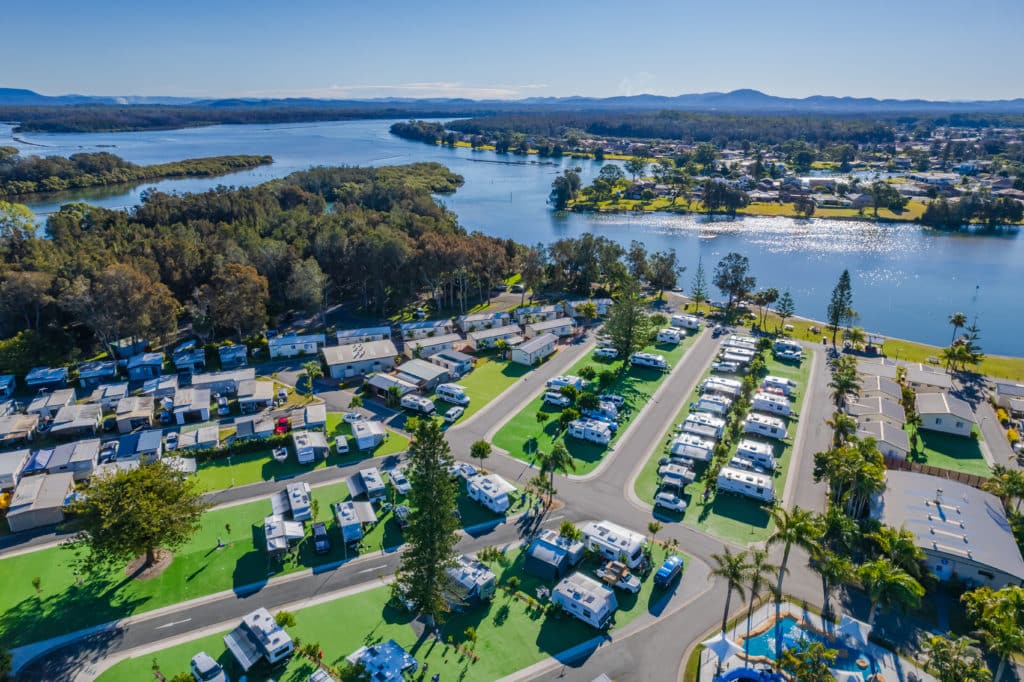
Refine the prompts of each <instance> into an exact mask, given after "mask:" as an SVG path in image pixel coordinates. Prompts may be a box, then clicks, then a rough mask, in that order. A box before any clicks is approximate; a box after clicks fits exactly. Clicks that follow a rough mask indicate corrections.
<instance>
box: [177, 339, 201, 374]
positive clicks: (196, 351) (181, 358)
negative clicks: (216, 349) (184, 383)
mask: <svg viewBox="0 0 1024 682" xmlns="http://www.w3.org/2000/svg"><path fill="white" fill-rule="evenodd" d="M171 362H173V363H174V369H175V370H177V372H178V374H195V373H196V372H199V371H204V370H206V350H204V349H203V348H202V347H199V348H197V347H196V342H195V341H186V342H185V343H183V344H181V345H180V346H178V347H177V348H175V349H174V353H172V354H171Z"/></svg>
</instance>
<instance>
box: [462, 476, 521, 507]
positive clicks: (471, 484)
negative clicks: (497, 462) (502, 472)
mask: <svg viewBox="0 0 1024 682" xmlns="http://www.w3.org/2000/svg"><path fill="white" fill-rule="evenodd" d="M515 489H516V487H515V486H514V485H512V484H511V483H509V482H508V481H506V480H505V479H504V478H502V477H501V476H499V475H498V474H488V475H486V476H483V475H480V474H477V475H476V476H470V477H469V479H467V480H466V490H467V492H468V493H469V499H471V500H475V501H476V502H479V503H480V504H482V505H483V506H485V507H487V508H488V509H490V510H491V511H492V512H494V513H495V514H504V513H505V512H506V511H508V508H509V507H510V506H511V505H512V502H511V500H510V499H509V493H512V492H515Z"/></svg>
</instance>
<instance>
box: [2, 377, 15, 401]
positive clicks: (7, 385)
mask: <svg viewBox="0 0 1024 682" xmlns="http://www.w3.org/2000/svg"><path fill="white" fill-rule="evenodd" d="M16 387H17V382H16V381H15V378H14V375H13V374H0V399H7V398H11V397H13V396H14V390H15V388H16Z"/></svg>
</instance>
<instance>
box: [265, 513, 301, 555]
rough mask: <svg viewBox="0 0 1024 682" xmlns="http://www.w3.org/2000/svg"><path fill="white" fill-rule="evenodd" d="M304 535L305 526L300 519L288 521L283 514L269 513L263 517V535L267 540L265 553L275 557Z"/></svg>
mask: <svg viewBox="0 0 1024 682" xmlns="http://www.w3.org/2000/svg"><path fill="white" fill-rule="evenodd" d="M305 536H306V527H305V526H304V525H303V524H302V522H301V521H288V520H286V519H285V518H284V517H283V516H280V515H278V514H271V515H270V516H268V517H266V518H265V519H263V537H264V539H265V540H266V542H267V554H268V555H269V556H271V557H277V556H280V555H281V554H284V553H285V552H287V551H288V549H289V548H291V547H292V546H293V545H295V544H296V543H298V542H299V541H301V540H302V538H304V537H305Z"/></svg>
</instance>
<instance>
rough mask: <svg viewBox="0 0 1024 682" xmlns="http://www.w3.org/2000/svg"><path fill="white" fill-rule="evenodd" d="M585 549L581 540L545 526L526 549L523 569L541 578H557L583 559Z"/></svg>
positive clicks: (566, 573)
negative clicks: (560, 533)
mask: <svg viewBox="0 0 1024 682" xmlns="http://www.w3.org/2000/svg"><path fill="white" fill-rule="evenodd" d="M585 551H586V546H585V545H584V544H583V543H582V542H581V541H579V540H573V539H571V538H567V537H565V536H564V535H559V533H558V531H556V530H552V529H550V528H546V529H544V530H542V531H541V532H540V535H538V536H537V537H536V538H534V540H533V542H531V543H530V546H529V548H528V549H527V550H526V560H525V561H524V563H523V570H524V571H526V572H527V573H529V574H530V575H535V576H537V577H538V578H541V579H542V580H557V579H559V578H562V577H563V576H565V575H568V573H569V571H570V570H572V567H573V566H576V565H577V564H578V563H579V562H581V561H582V560H583V553H584V552H585Z"/></svg>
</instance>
